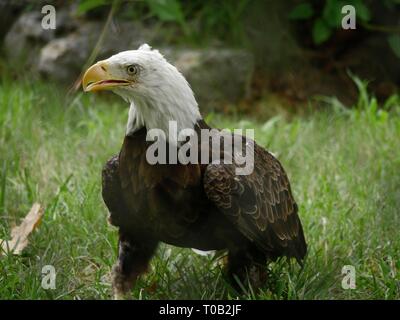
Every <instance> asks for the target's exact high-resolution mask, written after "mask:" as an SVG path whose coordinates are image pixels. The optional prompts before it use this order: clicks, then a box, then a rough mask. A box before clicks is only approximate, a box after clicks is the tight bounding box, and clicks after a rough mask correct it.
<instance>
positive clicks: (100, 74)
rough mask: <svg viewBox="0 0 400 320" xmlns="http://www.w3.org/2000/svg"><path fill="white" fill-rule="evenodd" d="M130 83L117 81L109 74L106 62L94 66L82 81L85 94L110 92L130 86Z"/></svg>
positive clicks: (88, 70)
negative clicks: (120, 87) (119, 87)
mask: <svg viewBox="0 0 400 320" xmlns="http://www.w3.org/2000/svg"><path fill="white" fill-rule="evenodd" d="M129 84H130V82H129V81H127V80H123V79H115V78H113V77H112V75H110V73H109V72H108V64H107V62H106V61H99V62H97V63H96V64H94V65H92V66H91V67H90V68H89V69H87V71H86V72H85V74H84V75H83V79H82V87H83V90H84V91H85V92H90V91H100V90H108V89H111V88H113V87H118V86H121V85H129Z"/></svg>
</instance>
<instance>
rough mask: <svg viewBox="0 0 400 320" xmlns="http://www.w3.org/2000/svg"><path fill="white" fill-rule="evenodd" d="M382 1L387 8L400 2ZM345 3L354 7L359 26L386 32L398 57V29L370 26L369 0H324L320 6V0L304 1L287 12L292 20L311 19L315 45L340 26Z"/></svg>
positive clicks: (399, 46) (371, 15)
mask: <svg viewBox="0 0 400 320" xmlns="http://www.w3.org/2000/svg"><path fill="white" fill-rule="evenodd" d="M383 2H384V3H383V5H385V6H387V7H389V8H393V7H394V6H396V5H399V4H400V2H399V1H398V0H386V1H383ZM346 5H351V6H353V7H354V9H355V13H356V17H357V19H358V23H359V25H360V26H362V27H364V28H367V29H372V30H377V31H384V32H387V33H388V35H387V41H388V44H389V46H390V48H391V49H392V50H393V52H394V53H395V54H396V55H397V56H398V57H399V58H400V35H399V33H400V29H398V28H397V29H396V28H390V27H389V28H388V29H386V28H385V27H382V26H371V25H370V24H369V22H370V21H371V19H372V17H373V12H372V11H371V9H370V7H371V2H370V1H365V0H348V1H344V0H326V1H325V2H324V4H323V5H322V6H321V1H304V2H301V3H299V4H297V5H295V6H294V7H293V9H292V10H291V11H290V12H289V19H292V20H294V21H305V20H311V21H312V28H311V34H312V39H313V42H314V44H315V45H321V44H323V43H324V42H326V41H327V40H329V38H331V36H332V35H333V33H334V32H335V31H336V30H338V29H340V28H341V25H342V19H343V17H344V16H345V14H344V13H342V8H343V7H344V6H346ZM346 14H347V12H346ZM389 29H390V30H389Z"/></svg>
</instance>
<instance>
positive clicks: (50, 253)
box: [0, 78, 400, 299]
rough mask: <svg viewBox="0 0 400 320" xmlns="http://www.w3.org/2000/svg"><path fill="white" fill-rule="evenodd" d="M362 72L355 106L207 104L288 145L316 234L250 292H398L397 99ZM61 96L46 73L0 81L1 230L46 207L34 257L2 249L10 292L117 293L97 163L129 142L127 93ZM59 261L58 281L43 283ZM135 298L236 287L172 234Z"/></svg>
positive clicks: (276, 144) (267, 141)
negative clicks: (240, 110)
mask: <svg viewBox="0 0 400 320" xmlns="http://www.w3.org/2000/svg"><path fill="white" fill-rule="evenodd" d="M355 81H356V83H357V85H358V87H359V90H360V95H359V97H360V98H359V102H358V104H357V105H356V106H355V107H354V108H352V109H349V108H346V107H344V106H343V105H342V104H341V103H340V102H339V101H338V100H337V99H335V98H327V97H321V98H320V101H319V104H320V105H321V107H320V108H312V109H310V111H309V112H308V113H307V114H306V115H303V116H296V115H293V116H292V117H284V116H282V115H280V114H277V115H276V117H274V118H272V119H269V120H267V121H262V120H261V119H257V120H254V119H251V118H246V120H243V118H239V117H238V116H232V117H226V116H218V115H208V117H207V118H208V120H209V121H210V122H211V124H212V125H215V126H219V127H227V128H238V127H243V128H255V129H256V139H257V141H258V142H259V143H260V144H262V145H263V146H266V147H267V148H268V149H269V150H270V151H272V152H274V153H275V154H276V155H277V156H278V158H279V159H280V160H281V162H282V163H283V165H284V167H285V168H286V169H287V171H288V174H289V177H290V179H291V181H292V187H293V191H294V194H295V198H296V199H297V202H298V204H299V207H300V216H301V218H302V221H303V225H304V230H305V234H306V238H307V241H308V243H309V254H308V257H307V259H306V261H305V266H304V268H303V269H300V268H299V267H298V266H297V265H295V264H294V263H291V264H287V263H286V261H284V260H281V261H279V262H277V263H274V264H272V265H271V266H270V267H269V268H270V278H269V282H268V283H267V284H266V285H265V287H264V288H263V290H262V291H260V292H250V293H249V294H248V295H245V296H243V298H248V299H332V298H337V299H359V298H365V299H377V298H381V299H399V298H400V282H399V269H400V259H399V252H400V239H399V237H398V230H399V228H400V212H399V207H400V193H399V192H400V180H399V168H400V149H399V147H398V146H399V141H400V107H399V105H400V98H399V97H398V96H393V97H391V98H390V99H389V100H388V101H387V102H386V103H384V104H382V105H381V106H378V103H377V101H376V99H374V97H371V96H370V95H369V94H368V91H367V90H366V86H365V83H364V82H362V81H360V80H358V79H357V78H355ZM63 95H64V93H63V92H62V91H61V90H60V89H59V88H56V87H52V86H51V85H49V84H48V83H46V84H43V83H40V82H35V83H34V84H32V82H29V81H19V82H18V83H17V82H15V81H10V80H9V79H2V81H1V82H0V238H2V239H7V238H8V236H9V231H10V229H11V227H12V225H13V224H14V223H18V222H19V219H21V218H22V217H23V216H24V215H25V214H26V213H27V212H28V210H29V208H30V207H31V205H32V203H33V202H35V201H38V202H40V203H42V204H43V205H44V206H45V207H46V211H45V215H44V218H43V221H42V223H41V225H40V227H39V228H38V230H37V231H35V233H34V234H33V235H32V236H31V238H30V244H29V246H28V247H27V248H26V250H25V251H24V254H23V255H22V256H11V255H10V256H5V257H2V258H1V259H0V283H1V286H0V298H3V299H17V298H19V299H27V298H29V299H47V298H49V299H107V298H110V297H111V289H110V279H109V272H110V269H111V266H112V264H113V263H114V261H115V259H116V254H117V252H116V250H117V232H116V229H114V228H113V227H111V226H109V225H108V224H107V223H106V217H107V210H106V208H105V206H104V204H103V202H102V200H101V195H100V187H101V175H100V172H101V167H102V165H103V164H104V163H105V161H106V160H107V159H108V158H109V157H111V156H112V155H113V154H115V153H117V152H118V150H119V148H120V145H121V143H122V139H123V136H124V129H125V128H124V127H125V122H126V118H127V111H128V110H127V108H126V106H125V103H124V102H122V101H120V100H105V99H102V97H98V96H94V95H82V94H79V95H78V96H77V97H76V98H75V99H73V100H72V102H68V103H66V102H65V99H63V98H62V97H63ZM104 98H107V99H108V98H109V96H108V95H107V96H106V97H104ZM68 101H69V100H68ZM265 107H268V106H265ZM49 264H50V265H54V266H55V268H56V271H57V280H56V289H55V290H44V289H42V288H41V279H42V276H41V270H42V267H43V266H44V265H49ZM343 265H353V266H355V269H356V272H357V274H356V275H357V278H356V286H357V287H356V289H355V290H343V289H342V287H341V280H342V277H343V276H342V275H341V268H342V267H343ZM133 295H134V296H135V297H136V298H141V299H154V298H168V299H172V298H186V299H192V298H200V299H205V298H208V299H219V298H234V297H235V294H234V293H233V292H232V291H230V290H229V287H228V285H227V284H226V283H225V281H224V279H223V276H222V274H221V271H220V267H219V266H218V263H217V262H216V261H215V260H214V259H213V258H211V257H203V256H199V255H197V254H195V253H193V252H192V251H191V250H190V249H179V248H173V247H170V246H166V245H162V246H160V248H159V250H158V252H157V254H156V257H155V259H154V260H153V261H152V264H151V270H150V272H149V273H148V274H147V275H146V276H145V277H143V278H142V279H141V280H140V281H139V282H138V284H137V286H136V288H135V290H134V291H133Z"/></svg>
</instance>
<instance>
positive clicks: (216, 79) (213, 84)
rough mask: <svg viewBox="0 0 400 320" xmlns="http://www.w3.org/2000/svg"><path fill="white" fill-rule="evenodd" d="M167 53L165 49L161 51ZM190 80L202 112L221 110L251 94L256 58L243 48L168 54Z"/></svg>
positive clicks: (171, 51) (185, 51) (166, 54)
mask: <svg viewBox="0 0 400 320" xmlns="http://www.w3.org/2000/svg"><path fill="white" fill-rule="evenodd" d="M161 51H163V50H161ZM164 53H165V56H166V58H167V59H168V60H169V61H170V62H172V63H173V64H174V65H175V66H176V67H177V68H178V70H180V71H181V72H182V73H183V75H184V76H185V77H186V79H187V80H188V81H189V83H190V85H191V87H192V89H193V91H194V92H195V95H196V99H197V101H198V102H199V105H200V108H201V109H202V110H206V111H210V110H216V111H218V110H220V109H221V108H222V106H223V103H226V102H228V103H237V102H238V101H239V100H241V99H243V98H247V97H248V96H249V94H250V82H251V78H252V75H253V69H254V58H253V55H252V54H251V53H250V52H248V51H245V50H239V49H226V48H225V49H203V50H175V51H174V50H172V49H166V50H165V51H164Z"/></svg>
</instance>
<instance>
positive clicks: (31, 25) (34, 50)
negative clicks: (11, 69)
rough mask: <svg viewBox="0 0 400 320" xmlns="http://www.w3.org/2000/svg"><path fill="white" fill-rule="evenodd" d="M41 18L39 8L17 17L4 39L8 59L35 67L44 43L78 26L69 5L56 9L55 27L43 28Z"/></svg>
mask: <svg viewBox="0 0 400 320" xmlns="http://www.w3.org/2000/svg"><path fill="white" fill-rule="evenodd" d="M42 19H43V14H42V13H41V11H40V10H39V9H38V10H35V11H31V12H26V13H23V14H21V15H20V16H19V17H18V19H17V20H16V21H15V23H14V24H13V25H12V27H11V29H10V30H9V32H8V33H7V35H6V37H5V39H4V51H5V54H6V55H7V58H8V59H9V61H11V62H15V61H18V63H27V64H28V65H30V66H32V67H35V66H36V63H37V62H38V60H39V52H40V50H41V48H42V47H43V46H44V45H46V44H47V43H48V42H50V41H51V40H53V39H55V38H56V37H57V36H60V35H62V34H66V33H68V32H71V30H74V29H75V28H77V26H78V22H77V20H76V19H74V18H73V17H72V11H71V10H70V8H69V7H63V8H61V9H59V10H57V14H56V29H43V28H42Z"/></svg>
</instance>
